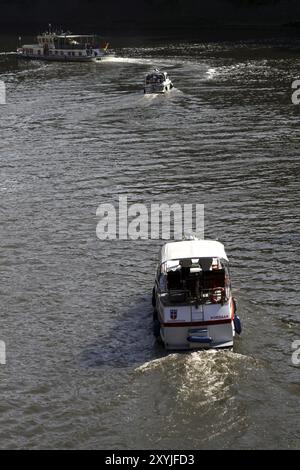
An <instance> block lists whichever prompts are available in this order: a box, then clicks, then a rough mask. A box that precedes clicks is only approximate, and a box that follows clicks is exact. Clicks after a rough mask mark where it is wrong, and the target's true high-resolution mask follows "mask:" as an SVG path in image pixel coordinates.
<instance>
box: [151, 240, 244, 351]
mask: <svg viewBox="0 0 300 470" xmlns="http://www.w3.org/2000/svg"><path fill="white" fill-rule="evenodd" d="M152 304H153V307H154V318H153V320H154V335H155V336H156V337H157V338H161V340H162V342H163V344H164V346H165V348H166V349H169V350H184V349H195V348H202V349H208V348H228V347H232V346H233V339H234V336H235V334H240V333H241V322H240V319H239V317H238V316H237V314H236V301H235V299H234V298H233V296H232V292H231V281H230V276H229V263H228V258H227V256H226V253H225V249H224V246H223V245H222V244H221V243H219V242H217V241H211V240H189V241H180V242H172V243H167V244H166V245H164V246H163V248H162V250H161V252H160V259H159V266H158V269H157V276H156V279H155V285H154V288H153V297H152Z"/></svg>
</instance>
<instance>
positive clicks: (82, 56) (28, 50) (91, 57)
mask: <svg viewBox="0 0 300 470" xmlns="http://www.w3.org/2000/svg"><path fill="white" fill-rule="evenodd" d="M100 44H101V39H100V37H99V36H96V35H94V34H88V35H79V34H71V33H63V32H60V33H57V32H52V30H51V28H50V29H49V31H47V32H45V33H43V34H40V35H39V36H37V43H36V44H27V45H23V46H22V47H19V48H18V49H17V57H18V58H19V59H30V60H34V59H35V60H47V61H59V62H93V61H96V60H101V59H103V58H105V57H107V56H108V55H110V53H109V52H108V43H106V45H105V46H101V45H100Z"/></svg>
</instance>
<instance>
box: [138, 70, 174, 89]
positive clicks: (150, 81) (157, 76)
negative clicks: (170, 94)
mask: <svg viewBox="0 0 300 470" xmlns="http://www.w3.org/2000/svg"><path fill="white" fill-rule="evenodd" d="M172 88H173V83H172V82H171V80H170V78H169V76H168V74H167V72H160V71H159V70H157V69H155V70H154V71H153V72H152V73H148V75H147V76H146V79H145V85H144V93H166V92H167V91H170V90H172Z"/></svg>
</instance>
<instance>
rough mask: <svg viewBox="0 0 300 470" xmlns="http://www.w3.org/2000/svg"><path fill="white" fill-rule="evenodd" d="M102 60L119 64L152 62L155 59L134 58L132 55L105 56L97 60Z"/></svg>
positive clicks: (99, 61) (98, 62)
mask: <svg viewBox="0 0 300 470" xmlns="http://www.w3.org/2000/svg"><path fill="white" fill-rule="evenodd" d="M101 62H114V63H119V64H149V63H150V64H151V63H152V62H153V61H152V60H151V59H142V58H141V59H134V58H130V57H105V58H103V59H101V60H97V61H96V63H97V64H101Z"/></svg>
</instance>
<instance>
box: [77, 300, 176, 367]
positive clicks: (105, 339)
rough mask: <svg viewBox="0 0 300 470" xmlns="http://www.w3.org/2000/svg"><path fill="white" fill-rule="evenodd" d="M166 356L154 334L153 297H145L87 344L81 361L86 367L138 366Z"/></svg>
mask: <svg viewBox="0 0 300 470" xmlns="http://www.w3.org/2000/svg"><path fill="white" fill-rule="evenodd" d="M166 355H167V353H166V351H165V350H164V348H163V346H162V345H161V344H159V342H157V341H156V340H155V338H154V336H153V333H152V307H151V297H142V298H140V299H138V298H137V299H136V302H135V304H134V305H132V307H130V309H129V310H127V311H126V312H124V313H121V314H120V316H119V318H112V321H111V327H110V329H109V331H108V332H107V334H105V335H103V336H101V337H99V338H98V339H97V340H96V341H94V342H93V343H91V344H89V345H87V346H86V348H85V349H84V351H83V352H82V354H81V359H80V363H81V366H82V367H85V368H92V367H106V366H107V367H114V368H124V367H125V368H126V367H129V368H132V367H133V368H137V367H139V366H141V365H143V364H145V363H146V362H148V361H151V360H155V359H157V358H160V357H164V356H166Z"/></svg>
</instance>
